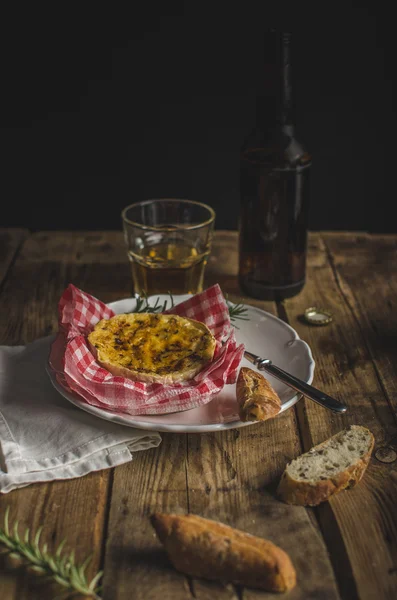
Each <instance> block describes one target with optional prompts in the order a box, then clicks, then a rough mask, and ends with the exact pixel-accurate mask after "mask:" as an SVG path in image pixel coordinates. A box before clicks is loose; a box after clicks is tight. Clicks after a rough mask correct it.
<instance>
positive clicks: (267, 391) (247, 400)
mask: <svg viewBox="0 0 397 600" xmlns="http://www.w3.org/2000/svg"><path fill="white" fill-rule="evenodd" d="M236 396H237V403H238V406H239V416H240V419H241V421H266V420H267V419H271V418H272V417H275V416H276V415H277V414H278V413H279V412H280V410H281V400H280V398H279V396H278V395H277V394H276V392H275V391H274V389H273V388H272V386H271V385H270V383H269V381H268V380H267V379H266V378H265V377H264V376H263V375H262V374H261V373H257V372H256V371H254V370H253V369H249V368H248V367H241V369H240V372H239V375H238V378H237V384H236Z"/></svg>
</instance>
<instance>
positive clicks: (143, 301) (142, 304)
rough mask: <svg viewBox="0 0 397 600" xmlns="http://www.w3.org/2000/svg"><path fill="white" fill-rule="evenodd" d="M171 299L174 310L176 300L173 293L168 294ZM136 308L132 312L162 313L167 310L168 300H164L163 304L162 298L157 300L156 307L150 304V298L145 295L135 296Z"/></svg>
mask: <svg viewBox="0 0 397 600" xmlns="http://www.w3.org/2000/svg"><path fill="white" fill-rule="evenodd" d="M168 295H169V297H170V302H171V306H170V308H172V307H173V306H174V299H173V297H172V294H171V292H168ZM135 301H136V307H135V308H134V310H133V311H132V312H134V313H162V312H164V311H165V310H167V306H168V300H164V302H163V304H161V303H160V298H156V302H155V304H154V305H150V304H149V300H148V297H147V295H146V294H145V293H143V294H142V296H140V295H139V294H135Z"/></svg>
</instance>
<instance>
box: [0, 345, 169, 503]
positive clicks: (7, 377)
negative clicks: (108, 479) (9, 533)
mask: <svg viewBox="0 0 397 600" xmlns="http://www.w3.org/2000/svg"><path fill="white" fill-rule="evenodd" d="M50 341H51V338H42V339H39V340H37V341H35V342H33V343H32V344H29V345H28V346H0V492H2V493H6V492H10V491H11V490H13V489H15V488H19V487H24V486H26V485H29V484H31V483H34V482H39V481H52V480H54V479H72V478H74V477H81V476H82V475H86V474H87V473H90V472H91V471H99V470H101V469H107V468H109V467H115V466H117V465H120V464H123V463H125V462H128V461H129V460H131V459H132V453H133V452H135V451H137V450H146V449H147V448H153V447H156V446H158V445H159V444H160V442H161V437H160V435H159V434H158V433H157V432H154V431H153V432H152V431H143V430H139V429H134V428H132V427H126V426H124V425H119V424H117V423H111V422H109V421H106V420H104V419H100V418H99V417H96V416H94V415H91V414H89V413H87V412H85V411H84V410H81V409H79V408H77V407H76V406H74V405H73V404H72V403H70V402H68V401H67V400H66V399H65V398H64V397H63V396H62V395H61V394H59V392H57V391H56V390H55V388H54V386H53V385H52V383H51V381H50V378H49V376H48V373H47V372H46V364H47V360H48V354H49V349H50Z"/></svg>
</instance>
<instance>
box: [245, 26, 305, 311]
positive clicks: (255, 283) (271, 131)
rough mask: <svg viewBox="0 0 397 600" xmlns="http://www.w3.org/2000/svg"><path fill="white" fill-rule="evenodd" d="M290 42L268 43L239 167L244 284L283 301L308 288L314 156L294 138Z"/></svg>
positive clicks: (272, 38)
mask: <svg viewBox="0 0 397 600" xmlns="http://www.w3.org/2000/svg"><path fill="white" fill-rule="evenodd" d="M291 41H292V40H291V34H290V33H285V32H282V33H280V32H276V31H271V32H268V33H267V34H266V35H265V56H264V58H265V60H264V63H265V65H264V67H265V68H264V71H263V79H262V82H263V86H262V90H261V91H260V92H259V94H258V97H257V107H256V123H255V128H254V130H253V131H252V132H251V134H250V135H249V136H248V138H247V140H246V141H245V143H244V145H243V148H242V151H241V159H240V200H241V207H240V220H239V283H240V287H241V289H242V291H243V292H244V293H245V294H247V295H248V296H252V297H254V298H260V299H263V300H282V299H284V298H289V297H291V296H294V295H296V294H298V293H299V292H300V291H301V289H302V288H303V286H304V284H305V272H306V240H307V226H308V209H309V174H310V167H311V156H310V154H309V153H308V152H307V151H306V150H305V149H304V147H303V145H302V144H301V143H300V142H299V141H298V140H297V139H296V137H295V135H294V102H293V97H292V91H293V90H292V87H293V86H292V71H291Z"/></svg>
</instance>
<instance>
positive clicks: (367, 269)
mask: <svg viewBox="0 0 397 600" xmlns="http://www.w3.org/2000/svg"><path fill="white" fill-rule="evenodd" d="M322 238H323V240H324V243H325V248H326V250H327V253H328V255H329V257H330V260H331V266H332V268H333V271H334V276H335V280H336V283H337V286H338V288H339V289H340V293H341V295H342V296H343V297H344V299H345V302H346V304H347V305H348V306H349V307H350V310H351V311H352V314H354V316H355V317H356V320H357V324H358V327H359V328H360V330H361V333H362V337H363V339H364V341H365V344H366V345H367V348H368V352H369V354H370V356H371V358H372V360H373V362H374V365H375V370H376V373H377V376H378V378H379V381H380V383H381V386H382V388H383V390H384V392H385V395H386V396H387V399H388V401H389V403H390V406H391V407H392V408H393V410H394V412H395V414H396V417H397V378H396V376H395V373H396V369H395V365H396V364H397V342H396V339H397V321H396V311H397V268H396V266H397V236H393V235H357V234H352V235H351V236H344V237H343V238H341V237H340V236H338V235H336V234H329V233H326V234H323V235H322ZM379 442H381V440H379ZM384 443H385V444H386V445H387V444H390V443H394V445H395V446H397V439H396V440H393V439H390V438H389V439H385V440H384Z"/></svg>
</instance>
